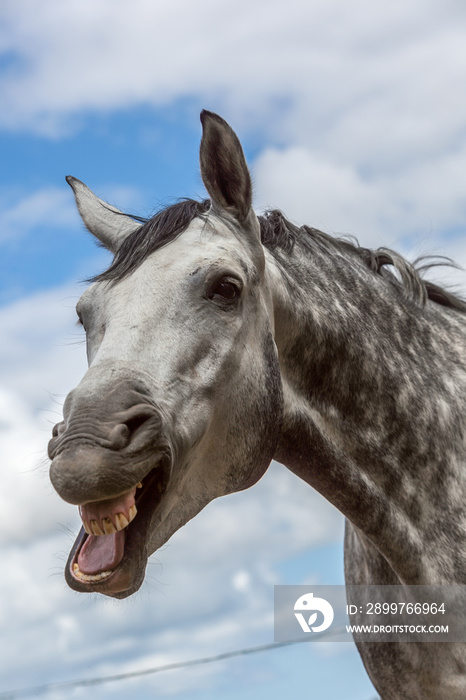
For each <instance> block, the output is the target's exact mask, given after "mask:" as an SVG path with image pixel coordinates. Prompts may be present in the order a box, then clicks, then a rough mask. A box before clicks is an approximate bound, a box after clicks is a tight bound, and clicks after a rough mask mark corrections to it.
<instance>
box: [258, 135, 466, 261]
mask: <svg viewBox="0 0 466 700" xmlns="http://www.w3.org/2000/svg"><path fill="white" fill-rule="evenodd" d="M465 171H466V145H465V146H464V147H463V148H462V149H459V150H458V151H457V152H456V153H455V154H454V155H453V154H450V153H447V154H442V155H441V156H439V157H437V158H436V160H434V161H432V162H431V161H426V162H422V163H417V164H413V165H412V166H411V167H406V168H405V169H404V170H403V171H402V172H401V173H399V174H398V176H397V177H390V176H388V175H387V174H379V175H372V176H370V177H367V176H363V175H362V174H361V172H360V170H358V168H357V167H355V166H354V165H353V166H351V165H350V164H348V163H345V162H344V161H342V160H337V161H335V160H333V159H332V158H331V157H330V156H327V157H323V156H322V154H321V153H319V152H313V151H312V150H311V149H309V148H305V147H291V148H283V149H280V150H279V149H277V148H267V149H265V150H264V151H263V152H262V153H261V154H260V155H259V156H258V158H257V159H256V161H255V164H254V176H255V183H256V200H257V203H258V206H259V207H260V208H261V209H265V208H274V207H276V208H280V209H282V210H283V211H284V213H286V215H287V216H288V217H289V218H291V219H292V220H293V221H295V222H296V223H298V224H304V223H307V224H309V225H312V226H314V227H316V228H321V229H322V230H324V231H327V232H329V233H335V234H351V235H355V236H356V237H357V238H358V240H359V241H360V243H361V244H363V245H366V246H370V247H377V246H380V245H384V246H388V247H393V248H396V249H399V250H401V252H403V251H404V252H406V250H407V243H406V240H404V239H408V238H411V239H412V240H411V251H410V252H411V257H412V256H413V253H414V257H416V255H417V254H419V252H420V251H421V250H422V251H423V252H424V253H429V252H434V253H439V252H442V251H444V250H445V249H448V250H449V252H448V253H447V254H449V255H451V257H452V258H453V259H455V260H456V261H457V262H459V263H460V264H464V263H466V259H465V258H464V255H463V254H462V252H461V247H462V246H461V244H460V245H458V244H459V243H460V242H459V241H455V242H454V243H453V245H452V244H451V243H450V244H448V241H447V239H446V237H445V232H446V231H447V230H448V229H450V228H454V227H455V226H458V225H459V223H460V222H464V221H465V220H466V192H465V190H464V187H463V180H462V176H461V173H462V172H465ZM413 240H415V241H416V242H417V244H416V245H414V246H413V245H412V244H413ZM416 248H417V251H416Z"/></svg>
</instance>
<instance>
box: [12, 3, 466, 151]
mask: <svg viewBox="0 0 466 700" xmlns="http://www.w3.org/2000/svg"><path fill="white" fill-rule="evenodd" d="M39 8H40V11H39ZM2 14H3V19H4V30H3V34H2V35H1V43H2V45H3V50H4V51H5V53H6V55H7V56H8V55H10V56H11V55H13V56H15V57H17V59H18V63H15V62H14V61H12V63H11V65H10V68H9V69H8V70H6V71H5V75H4V78H3V80H2V85H1V86H2V95H3V103H4V109H3V110H2V115H1V120H2V123H3V125H4V126H5V127H8V128H18V127H19V128H25V127H27V128H31V129H35V128H38V129H39V130H40V129H44V128H45V129H49V130H51V131H52V132H53V129H54V128H55V127H57V126H58V125H60V124H61V125H62V126H63V125H66V123H67V118H69V117H71V118H74V117H75V116H76V115H77V114H78V115H79V114H80V113H82V112H83V111H84V110H89V109H91V110H105V109H115V108H124V107H129V106H133V105H135V104H154V105H161V104H166V103H167V102H169V101H171V100H174V99H177V98H180V97H186V96H187V95H191V96H196V97H197V98H199V99H203V100H205V101H206V102H207V103H211V102H214V103H215V104H217V105H219V106H220V105H221V104H223V105H224V107H225V108H227V109H228V111H229V116H230V117H231V118H232V119H233V118H234V117H236V116H237V119H238V122H239V124H238V125H240V123H244V124H246V125H251V123H255V126H258V125H262V128H264V121H263V119H264V117H267V116H270V108H271V106H272V105H273V104H274V103H275V102H277V101H278V102H282V103H283V101H285V102H286V101H288V103H289V104H290V105H292V109H290V110H285V111H286V113H287V115H288V117H289V118H288V119H287V121H286V122H285V123H282V122H280V121H278V122H277V120H274V126H272V125H270V124H269V125H268V126H265V128H266V129H269V131H270V132H274V131H275V133H276V129H277V126H279V128H281V129H283V131H282V133H281V136H282V137H283V136H285V138H286V140H287V141H290V140H293V139H295V140H298V141H303V140H304V142H306V143H307V144H309V141H310V140H311V141H312V142H313V143H320V144H321V145H322V147H323V148H325V149H328V148H331V147H332V144H333V145H334V147H335V149H336V150H337V151H338V152H339V153H341V152H342V151H347V152H348V153H349V152H351V151H352V150H353V151H354V150H355V149H358V151H359V152H360V149H361V147H362V148H363V150H364V152H365V153H366V155H367V154H371V153H372V154H374V148H375V149H376V154H375V155H376V157H377V158H380V157H383V158H388V159H392V158H393V155H394V148H393V145H394V142H395V141H396V142H397V143H398V144H399V147H400V149H402V150H403V152H405V151H406V149H408V150H410V151H413V152H414V151H416V150H418V149H419V148H421V149H422V151H423V152H425V147H426V142H430V143H431V145H432V148H433V149H434V150H435V148H436V147H437V148H438V145H439V143H444V142H445V140H446V139H450V140H451V139H452V138H453V136H454V135H458V134H459V133H460V131H461V129H462V124H463V123H464V111H465V106H464V102H463V101H462V100H461V97H460V96H461V89H462V85H463V77H462V76H463V71H464V66H465V62H466V48H465V46H464V41H463V35H462V31H461V23H460V21H459V20H460V19H461V18H462V17H463V16H464V6H463V5H462V4H461V3H459V2H453V1H451V0H450V1H448V2H445V3H442V5H438V4H436V3H427V4H426V3H425V2H422V1H421V0H416V1H415V2H412V3H409V4H406V3H401V2H381V3H377V4H368V3H367V1H366V0H352V2H349V3H344V4H342V3H341V2H339V1H338V0H330V1H328V2H325V3H323V2H322V1H321V0H313V1H312V2H305V1H304V0H290V2H288V3H287V4H286V5H284V4H283V3H279V2H277V1H276V0H275V1H274V2H264V0H253V1H252V2H245V0H241V1H240V2H238V1H236V2H234V3H233V2H232V0H229V1H227V2H223V3H220V4H219V3H213V2H212V1H211V0H201V2H198V3H196V4H193V3H188V2H182V1H180V2H177V3H168V2H158V3H152V2H150V1H149V0H134V2H132V3H131V5H129V4H128V3H127V2H125V1H124V0H97V1H95V0H83V1H82V2H80V3H61V2H59V1H58V2H57V0H41V2H38V0H24V2H22V3H21V4H18V3H12V2H10V3H6V4H4V6H3V8H2ZM8 52H10V53H9V54H8ZM220 58H221V60H220ZM446 132H448V136H446ZM434 144H436V146H434ZM395 151H396V149H395ZM356 157H359V155H358V154H356Z"/></svg>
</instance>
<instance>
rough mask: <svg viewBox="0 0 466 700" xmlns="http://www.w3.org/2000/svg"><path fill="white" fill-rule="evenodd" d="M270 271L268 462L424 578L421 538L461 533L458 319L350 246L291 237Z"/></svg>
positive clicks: (407, 575)
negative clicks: (276, 407) (272, 341)
mask: <svg viewBox="0 0 466 700" xmlns="http://www.w3.org/2000/svg"><path fill="white" fill-rule="evenodd" d="M272 267H273V268H274V272H273V278H274V290H275V304H274V314H275V328H276V331H275V336H276V344H277V348H278V353H279V361H280V367H281V373H282V381H283V388H284V397H285V411H284V423H283V432H282V436H281V440H280V443H279V446H278V449H277V453H276V459H277V460H278V461H280V462H282V463H283V464H285V465H286V466H287V467H289V468H290V469H291V470H292V471H294V472H295V473H296V474H298V475H299V476H300V477H302V478H303V479H304V480H305V481H307V482H308V483H309V484H311V485H312V486H313V487H314V488H316V489H317V490H318V491H320V493H322V495H323V496H325V497H326V498H327V499H328V500H329V501H331V502H332V503H333V504H334V505H335V506H336V507H337V508H338V509H339V510H340V511H341V512H342V513H343V514H344V515H345V516H347V517H348V518H349V520H351V522H352V523H353V524H354V525H355V526H356V527H357V528H358V529H359V531H360V532H362V533H364V535H365V536H366V537H367V538H369V540H370V541H371V542H372V544H374V545H375V546H376V548H377V549H378V550H379V551H380V552H381V553H382V554H383V555H384V557H385V558H386V559H387V560H388V561H389V562H390V564H391V565H392V567H393V568H394V569H395V571H397V573H398V574H399V576H400V577H401V578H402V579H404V580H411V581H415V580H419V579H422V580H425V566H426V563H425V560H424V555H423V552H424V550H425V541H426V538H429V539H430V540H432V541H433V540H435V541H438V542H439V543H440V542H441V540H442V538H443V548H445V547H444V545H445V539H449V540H451V543H452V546H453V545H454V543H455V542H461V543H462V544H461V546H463V547H464V540H465V537H466V535H465V527H464V525H465V522H464V519H463V518H461V519H460V520H458V519H457V518H455V517H454V516H453V515H452V514H453V513H454V511H455V508H456V509H457V512H461V513H464V505H463V504H464V502H465V496H466V482H465V472H464V470H463V466H464V462H465V431H464V427H463V417H464V412H465V409H466V386H465V376H466V373H465V369H466V367H465V349H466V325H465V318H466V317H465V316H464V315H463V314H460V313H459V312H456V311H452V310H447V309H444V308H443V307H441V306H439V305H436V304H433V303H432V302H428V303H427V306H426V307H425V308H424V309H422V308H420V307H418V306H416V305H415V304H414V302H412V301H410V300H409V299H407V298H405V297H404V296H403V294H402V293H401V292H400V290H397V289H395V288H394V287H393V286H392V285H390V284H389V283H388V282H387V281H386V280H384V279H382V278H381V277H380V276H378V275H375V274H374V273H373V272H371V271H370V270H369V269H368V268H366V267H365V265H364V263H363V261H362V260H361V261H360V260H359V259H357V256H356V255H355V254H350V253H346V254H342V253H341V252H338V253H337V252H335V253H333V254H332V251H330V252H329V251H328V250H326V249H325V248H323V249H322V248H321V249H319V247H318V246H316V249H315V250H313V251H312V252H311V253H310V252H309V251H308V250H306V248H305V247H304V246H303V247H298V244H297V245H296V246H295V251H294V253H293V255H292V256H290V257H288V258H287V257H286V256H285V255H283V256H282V255H280V254H276V255H275V256H274V258H273V262H272ZM446 504H448V505H449V506H450V507H451V510H450V511H449V512H448V511H447V510H446ZM439 547H440V544H439ZM453 559H454V553H452V562H453ZM429 566H430V567H432V564H429ZM452 566H453V563H452ZM464 578H465V580H466V570H465V572H464Z"/></svg>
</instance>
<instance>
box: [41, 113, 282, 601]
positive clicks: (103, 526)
mask: <svg viewBox="0 0 466 700" xmlns="http://www.w3.org/2000/svg"><path fill="white" fill-rule="evenodd" d="M201 121H202V126H203V135H202V141H201V148H200V166H201V175H202V179H203V182H204V184H205V187H206V189H207V191H208V194H209V196H210V203H205V205H204V206H202V205H196V206H195V207H193V206H192V205H194V203H191V205H189V203H181V204H178V205H174V206H173V207H170V208H168V209H167V210H165V212H164V215H163V216H162V217H161V216H160V215H158V217H157V216H156V217H154V219H153V220H150V221H148V222H146V223H145V224H141V222H137V221H135V220H134V219H132V218H131V217H129V216H127V215H125V214H123V213H122V212H120V211H118V210H117V209H115V208H114V207H112V206H110V205H108V204H106V203H105V202H103V201H102V200H100V199H98V198H97V197H96V196H95V195H94V194H93V193H92V192H91V191H90V190H89V189H88V188H87V187H86V186H85V185H84V184H83V183H81V182H80V181H78V180H76V179H74V178H68V182H69V184H70V185H71V187H72V188H73V191H74V194H75V197H76V202H77V206H78V209H79V212H80V214H81V217H82V219H83V221H84V223H85V225H86V227H87V228H88V229H89V230H90V232H91V233H92V234H94V236H96V237H97V238H98V239H99V241H100V242H101V243H102V244H103V245H104V246H105V247H106V248H108V249H109V250H110V251H111V252H112V253H113V254H114V256H115V257H114V262H113V264H112V266H111V267H110V269H109V270H108V271H107V272H106V273H103V275H100V276H98V277H97V278H96V279H95V280H94V282H93V283H92V284H91V285H90V287H89V288H88V289H87V290H86V291H85V293H84V294H83V296H82V297H81V299H80V300H79V302H78V304H77V313H78V317H79V319H80V322H81V323H82V325H83V326H84V328H85V331H86V340H87V355H88V362H89V369H88V371H87V372H86V374H85V375H84V377H83V378H82V380H81V382H80V383H79V385H78V386H77V387H76V388H75V389H74V390H73V391H71V393H70V394H69V395H68V396H67V398H66V401H65V404H64V411H63V414H64V420H63V421H62V422H61V423H58V424H57V425H56V426H55V428H54V430H53V437H52V439H51V441H50V443H49V456H50V458H51V460H52V463H51V467H50V476H51V480H52V483H53V485H54V487H55V489H56V490H57V492H58V493H59V495H60V496H61V497H62V498H63V499H64V500H66V501H68V502H69V503H72V504H75V505H78V506H79V508H80V513H81V517H82V520H83V528H82V529H81V532H80V534H79V536H78V538H77V540H76V542H75V545H74V547H73V549H72V551H71V554H70V557H69V560H68V563H67V565H66V579H67V581H68V584H69V585H70V586H71V587H72V588H74V589H75V590H78V591H95V592H100V593H104V594H106V595H110V596H114V597H117V598H123V597H126V596H128V595H130V594H132V593H133V592H135V591H136V590H137V589H138V588H139V586H140V585H141V583H142V581H143V579H144V571H145V566H146V563H147V559H148V557H149V556H150V555H151V554H152V553H153V552H154V551H155V550H156V549H158V548H159V547H160V546H161V545H162V544H164V543H165V542H166V541H167V540H168V539H169V537H170V536H171V535H172V534H173V533H174V532H175V531H176V530H178V529H179V528H180V527H181V526H182V525H184V524H185V523H186V522H187V521H188V520H190V519H191V518H192V517H194V516H195V515H196V514H197V513H198V512H199V511H200V510H201V509H202V508H204V506H206V505H207V504H208V503H209V502H210V501H211V500H212V499H214V498H216V497H218V496H221V495H224V494H228V493H232V492H235V491H239V490H242V489H245V488H247V487H249V486H251V485H252V484H253V483H255V482H256V481H257V480H258V479H259V478H260V477H261V476H262V475H263V473H264V472H265V470H266V469H267V467H268V465H269V463H270V461H271V459H272V456H273V454H274V451H275V448H276V444H277V440H278V437H279V434H280V425H281V420H282V402H283V399H282V387H281V379H280V371H279V366H278V359H277V352H276V347H275V344H274V340H273V314H272V312H271V308H272V303H271V297H270V295H271V292H270V285H269V281H268V279H267V273H266V266H265V257H264V251H263V248H262V245H261V241H260V229H259V223H258V220H257V218H256V215H255V214H254V212H253V210H252V206H251V203H252V185H251V177H250V174H249V171H248V168H247V165H246V161H245V158H244V154H243V151H242V148H241V145H240V142H239V140H238V138H237V136H236V134H235V133H234V132H233V131H232V129H231V128H230V127H229V126H228V124H227V123H226V122H225V121H223V119H221V118H220V117H218V116H217V115H215V114H212V113H210V112H205V111H204V112H203V113H202V115H201ZM190 206H191V208H190ZM188 210H189V211H188Z"/></svg>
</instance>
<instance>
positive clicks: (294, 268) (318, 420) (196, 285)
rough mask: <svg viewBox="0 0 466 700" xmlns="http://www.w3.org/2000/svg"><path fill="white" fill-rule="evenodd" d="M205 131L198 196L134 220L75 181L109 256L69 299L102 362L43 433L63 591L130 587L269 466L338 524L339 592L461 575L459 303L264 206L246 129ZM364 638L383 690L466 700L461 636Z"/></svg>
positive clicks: (463, 356)
mask: <svg viewBox="0 0 466 700" xmlns="http://www.w3.org/2000/svg"><path fill="white" fill-rule="evenodd" d="M201 122H202V139H201V146H200V169H201V176H202V180H203V183H204V185H205V188H206V190H207V193H208V196H209V199H207V200H204V201H194V200H191V199H187V200H183V201H178V202H176V203H175V204H172V205H171V206H168V207H166V208H165V209H163V210H161V211H159V212H158V213H157V214H156V215H155V216H153V217H152V218H150V219H147V220H145V219H142V218H141V219H137V218H135V217H132V216H129V215H127V214H125V213H123V212H121V211H119V210H118V209H116V208H115V207H113V206H111V205H109V204H107V203H105V202H104V201H103V200H101V199H99V198H98V197H97V196H96V195H95V194H93V193H92V192H91V190H89V189H88V188H87V186H86V185H84V184H83V183H82V182H80V181H79V180H77V179H76V178H72V177H68V178H67V181H68V183H69V184H70V186H71V188H72V189H73V192H74V195H75V199H76V203H77V207H78V210H79V213H80V215H81V217H82V219H83V222H84V224H85V226H86V227H87V228H88V230H89V231H90V232H91V233H92V234H93V235H94V236H95V237H96V238H97V239H98V241H99V242H100V244H102V245H103V246H105V247H106V248H107V249H108V250H109V251H111V252H112V253H113V261H112V263H111V264H110V266H109V267H108V269H107V270H105V271H104V272H103V273H102V274H99V275H97V276H96V277H94V278H93V279H92V280H90V282H91V284H90V286H89V287H88V288H87V289H86V291H85V292H84V294H83V296H82V297H81V298H80V300H79V302H78V304H77V307H76V310H77V315H78V319H79V323H81V324H82V326H83V327H84V329H85V332H86V342H87V357H88V362H89V369H88V370H87V372H86V373H85V375H84V377H83V378H82V380H81V381H80V383H79V384H78V386H77V387H76V388H75V389H73V390H72V391H71V392H70V393H69V394H68V396H67V398H66V400H65V403H64V407H63V421H61V422H60V423H58V424H57V425H56V426H55V427H54V429H53V434H52V439H51V440H50V442H49V457H50V459H51V466H50V478H51V481H52V484H53V486H54V488H55V489H56V491H57V492H58V494H59V495H60V496H61V497H62V498H63V499H64V500H65V501H67V502H69V503H71V504H74V505H77V506H78V507H79V510H80V514H81V518H82V521H83V527H82V528H81V531H80V533H79V535H78V537H77V539H76V542H75V544H74V546H73V548H72V550H71V553H70V556H69V559H68V561H67V564H66V566H65V576H66V580H67V582H68V584H69V586H70V587H71V588H72V589H74V590H76V591H81V592H98V593H102V594H104V595H107V596H111V597H114V598H125V597H126V596H129V595H131V594H133V593H134V592H135V591H136V590H138V588H139V587H140V585H141V583H142V581H143V579H144V572H145V567H146V563H147V559H148V557H149V556H150V555H151V554H152V553H153V552H155V551H156V550H157V549H158V548H160V547H161V546H162V545H163V544H164V543H165V542H167V540H168V539H169V538H170V537H171V535H172V534H173V533H174V532H175V531H177V530H178V529H179V528H180V527H182V526H183V525H184V524H185V523H187V522H188V521H189V520H190V519H191V518H193V517H194V516H196V515H197V514H198V513H199V512H200V511H201V510H202V509H203V508H204V507H205V506H206V505H207V504H208V503H209V502H210V501H212V500H213V499H214V498H217V497H219V496H222V495H224V494H230V493H233V492H236V491H240V490H242V489H246V488H249V487H250V486H252V485H253V484H254V483H256V482H257V481H258V480H259V479H260V478H261V476H262V475H263V474H264V473H265V471H266V470H267V467H268V466H269V464H270V462H271V460H272V459H275V460H277V461H278V462H281V463H282V464H283V465H285V466H286V467H287V468H289V469H290V470H291V471H292V472H294V473H295V474H296V475H297V476H299V477H301V479H303V480H304V481H305V482H307V483H308V484H309V485H310V486H312V487H313V488H315V489H317V491H319V492H320V493H321V494H322V495H323V496H324V497H325V498H327V499H328V500H329V501H330V502H331V503H332V504H333V505H334V506H336V508H338V509H339V510H340V511H341V512H342V513H343V514H344V516H345V517H346V531H345V579H346V583H347V584H351V585H353V584H380V585H384V584H391V585H419V584H456V583H459V584H463V583H465V582H466V557H465V556H464V551H465V548H466V506H465V503H466V472H465V468H464V467H465V458H466V442H465V437H466V436H465V421H464V416H465V411H466V353H465V350H466V304H465V302H464V301H462V299H461V298H460V297H459V296H456V295H454V294H453V293H451V292H449V291H447V290H445V289H443V288H441V287H440V286H438V285H435V284H434V283H432V282H429V281H426V280H425V279H424V278H423V276H422V273H423V270H422V269H418V268H416V267H415V266H413V265H410V264H409V263H408V262H407V261H406V260H405V259H404V258H403V257H401V256H400V255H398V254H396V253H395V252H393V251H391V250H388V249H384V248H382V249H377V250H370V249H367V248H362V247H360V246H359V245H358V244H357V242H354V241H351V240H346V239H339V238H334V237H332V236H330V235H328V234H326V233H323V232H321V231H319V230H317V229H314V228H311V227H308V226H301V227H298V226H296V225H294V224H293V223H291V222H290V221H289V220H287V219H286V217H285V216H284V215H283V214H282V213H281V212H280V211H278V210H270V211H267V212H265V213H264V214H262V215H260V216H257V215H256V214H255V212H254V210H253V208H252V183H251V176H250V172H249V170H248V166H247V164H246V160H245V156H244V153H243V150H242V147H241V143H240V141H239V139H238V137H237V135H236V134H235V132H234V131H233V130H232V128H231V127H230V126H229V125H228V124H227V122H225V121H224V120H223V119H222V118H221V117H219V116H218V115H216V114H214V113H212V112H208V111H205V110H204V111H203V112H202V114H201ZM424 267H425V266H424ZM358 648H359V652H360V654H361V657H362V660H363V663H364V665H365V667H366V670H367V672H368V674H369V676H370V678H371V680H372V682H373V684H374V686H375V688H376V689H377V691H378V692H379V694H380V695H381V697H382V698H383V699H384V700H391V699H394V698H403V699H405V700H408V699H409V700H414V699H420V698H422V700H429V699H432V700H433V699H434V698H435V699H438V698H448V699H449V700H453V699H455V698H464V697H465V696H466V673H465V669H466V650H465V648H464V645H462V644H417V643H412V644H406V643H401V642H400V643H391V644H375V643H364V644H362V643H361V644H358Z"/></svg>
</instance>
